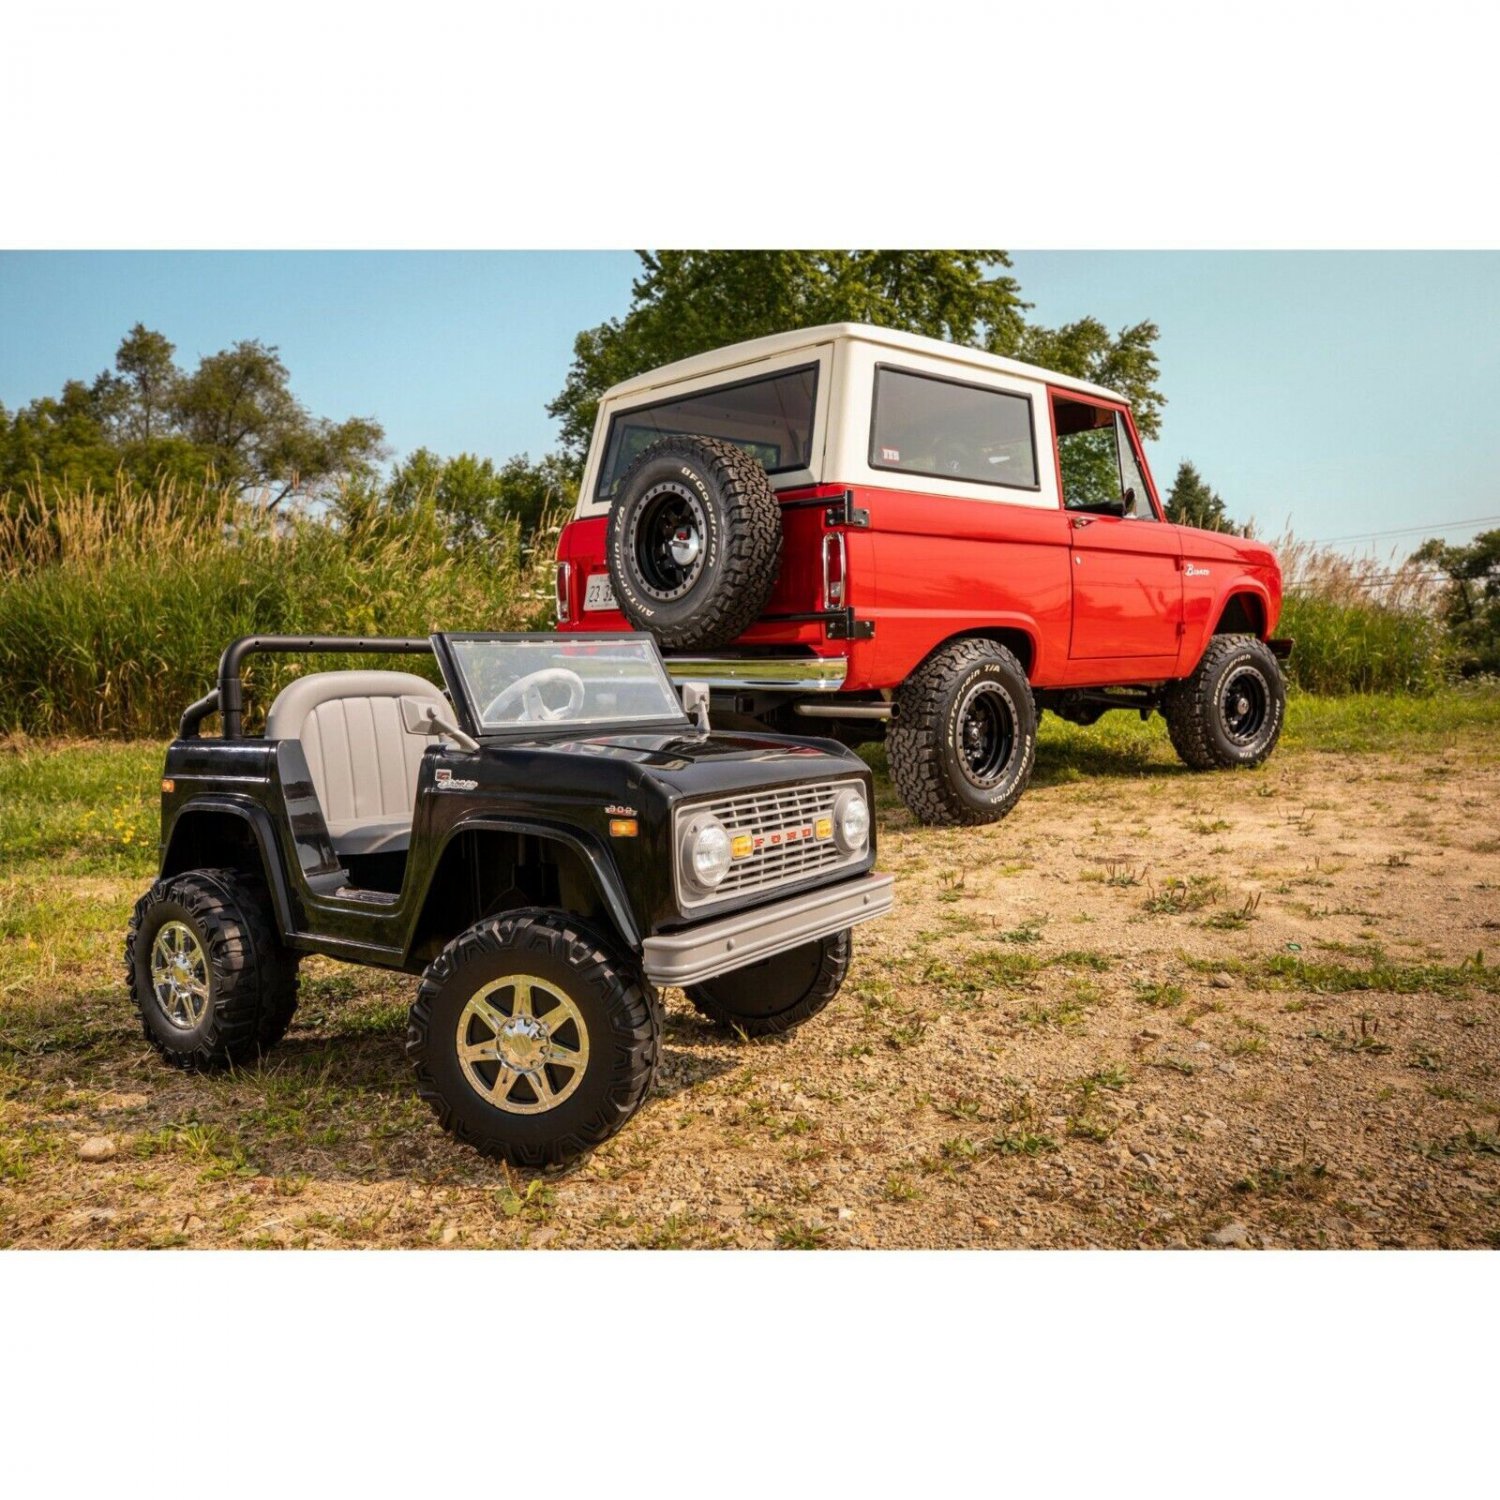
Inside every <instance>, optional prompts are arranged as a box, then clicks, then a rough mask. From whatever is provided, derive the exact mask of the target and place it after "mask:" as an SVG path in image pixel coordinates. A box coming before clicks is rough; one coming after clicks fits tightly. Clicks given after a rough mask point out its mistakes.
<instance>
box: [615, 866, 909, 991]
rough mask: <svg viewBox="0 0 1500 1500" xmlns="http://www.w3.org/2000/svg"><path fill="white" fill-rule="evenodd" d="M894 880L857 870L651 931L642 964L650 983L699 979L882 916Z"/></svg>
mask: <svg viewBox="0 0 1500 1500" xmlns="http://www.w3.org/2000/svg"><path fill="white" fill-rule="evenodd" d="M894 883H895V878H894V877H893V876H890V875H875V874H869V875H861V876H859V877H858V878H856V879H854V880H842V881H840V882H839V883H838V884H837V885H834V886H825V887H824V888H823V889H822V890H817V891H809V892H807V893H806V894H805V895H801V896H792V897H790V898H788V899H787V900H785V901H777V902H775V903H774V904H773V905H770V906H758V907H754V908H752V909H751V910H750V911H741V912H736V913H735V914H734V915H733V916H732V917H722V918H720V919H719V920H718V921H717V922H704V923H702V924H701V925H700V926H697V927H690V928H688V929H687V930H686V931H685V932H673V933H668V934H667V935H666V936H663V937H649V938H647V939H646V941H645V942H644V943H643V944H642V945H641V954H642V959H643V964H642V967H643V968H644V969H645V971H646V978H647V979H649V980H650V981H651V983H652V984H657V985H662V984H697V983H698V981H699V980H702V979H712V978H713V976H714V975H715V974H724V973H727V972H728V971H729V970H730V969H740V968H743V967H744V966H745V965H746V964H753V963H757V962H759V960H761V959H763V958H771V957H773V956H774V955H775V954H777V953H785V952H786V951H787V949H788V948H798V947H801V945H802V944H803V943H811V942H813V941H815V940H816V939H817V938H821V937H827V936H828V935H829V934H830V933H834V932H842V931H843V930H844V928H846V927H853V926H854V924H855V923H856V922H868V921H869V920H870V919H871V918H872V917H883V916H884V915H885V914H886V913H887V912H888V911H889V910H890V909H891V887H892V885H893V884H894Z"/></svg>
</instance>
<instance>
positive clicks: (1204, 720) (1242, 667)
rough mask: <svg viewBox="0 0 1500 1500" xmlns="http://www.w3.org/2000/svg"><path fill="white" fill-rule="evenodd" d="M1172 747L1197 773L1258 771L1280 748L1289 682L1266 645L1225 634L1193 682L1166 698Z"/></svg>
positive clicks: (1190, 679) (1173, 689) (1212, 647)
mask: <svg viewBox="0 0 1500 1500" xmlns="http://www.w3.org/2000/svg"><path fill="white" fill-rule="evenodd" d="M1161 712H1162V717H1163V718H1164V719H1165V720H1166V721H1167V733H1168V735H1170V737H1171V740H1172V748H1173V749H1174V750H1176V751H1177V754H1178V755H1179V756H1180V757H1181V759H1182V761H1183V763H1184V764H1185V765H1189V766H1191V767H1192V768H1193V769H1194V770H1195V771H1214V770H1228V769H1231V768H1233V767H1235V766H1258V765H1260V764H1261V762H1262V761H1264V760H1265V759H1266V757H1267V756H1269V755H1270V753H1271V752H1272V751H1273V750H1274V749H1275V748H1276V742H1277V740H1279V739H1280V738H1281V726H1282V723H1283V721H1284V720H1285V718H1286V683H1285V681H1284V680H1283V678H1282V675H1281V666H1280V663H1278V662H1277V660H1276V658H1275V656H1273V655H1272V654H1271V649H1270V647H1269V646H1267V645H1266V643H1265V642H1264V641H1261V640H1258V639H1257V638H1256V637H1255V636H1253V635H1219V636H1215V637H1214V638H1213V640H1212V641H1211V642H1210V643H1209V646H1208V649H1207V650H1206V651H1205V652H1204V653H1203V658H1202V660H1201V661H1200V662H1199V663H1198V666H1197V668H1196V670H1195V671H1194V672H1193V674H1192V676H1191V677H1186V678H1184V679H1183V680H1182V681H1181V682H1174V683H1173V684H1172V685H1171V686H1170V687H1168V688H1167V690H1166V692H1165V694H1164V695H1163V697H1162V705H1161Z"/></svg>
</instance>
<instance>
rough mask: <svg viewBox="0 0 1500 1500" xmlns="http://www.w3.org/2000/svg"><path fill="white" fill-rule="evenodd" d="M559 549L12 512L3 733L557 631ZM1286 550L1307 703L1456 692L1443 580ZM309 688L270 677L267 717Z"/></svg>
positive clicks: (159, 506)
mask: <svg viewBox="0 0 1500 1500" xmlns="http://www.w3.org/2000/svg"><path fill="white" fill-rule="evenodd" d="M554 519H555V518H554ZM554 536H555V531H554V530H552V529H551V528H548V529H545V530H544V531H543V532H542V533H541V534H539V535H538V536H537V537H535V538H534V539H532V540H531V541H530V542H529V543H523V540H522V537H521V535H520V530H519V527H518V526H517V525H515V524H510V525H506V526H502V527H501V529H500V530H499V532H497V533H496V534H494V535H492V536H490V537H488V538H486V539H485V540H484V542H483V543H482V544H476V545H470V546H465V547H460V548H455V547H453V546H452V545H450V543H449V541H448V539H447V534H446V532H445V530H444V527H443V525H442V522H441V519H440V517H439V516H438V515H437V513H436V511H435V510H434V508H433V507H432V506H431V505H430V504H426V503H419V504H417V505H415V506H414V507H413V508H412V509H410V510H409V511H406V512H404V513H397V512H393V511H392V510H391V509H389V508H388V507H382V506H378V505H374V504H371V503H362V504H361V503H357V502H356V500H355V499H354V498H353V497H346V500H345V503H343V504H342V505H341V506H340V507H338V508H337V509H336V510H335V512H334V513H333V514H332V515H331V516H326V517H314V516H309V515H295V516H291V517H280V518H278V517H271V516H268V515H267V514H266V512H265V511H264V510H263V509H262V508H260V507H258V506H256V505H254V504H253V503H245V502H242V501H238V500H236V499H234V498H232V497H230V496H226V495H224V494H222V493H219V492H216V491H214V490H211V489H210V490H200V489H191V488H184V487H181V486H175V485H173V484H171V483H163V484H162V485H161V486H159V487H158V488H156V489H151V490H145V489H140V488H137V487H136V486H134V485H132V484H131V483H129V482H128V481H126V480H124V479H122V480H121V481H119V482H118V483H117V485H116V487H115V488H114V490H112V491H95V490H91V489H85V490H76V491H75V490H66V489H58V488H52V489H49V490H47V491H45V492H43V491H40V490H37V489H31V490H29V491H28V492H27V493H26V494H25V496H24V497H22V498H21V501H20V503H19V506H17V507H15V508H13V509H11V510H9V511H5V510H0V733H7V732H14V731H17V730H19V731H23V732H27V733H31V734H41V735H47V734H94V735H100V734H102V735H122V736H141V735H145V736H153V737H161V736H164V735H167V734H169V733H171V732H172V729H173V727H174V726H175V724H176V721H177V718H178V716H179V715H180V713H181V711H182V709H183V708H184V707H185V706H186V705H187V704H188V703H190V702H191V701H192V700H193V699H195V698H197V697H199V696H200V695H201V694H202V693H203V692H205V691H206V690H207V689H208V687H209V686H210V685H211V683H212V681H213V675H214V667H215V664H216V663H217V661H218V657H219V653H220V651H221V650H222V649H223V648H224V646H225V644H226V643H227V642H229V641H230V640H232V639H233V638H234V637H235V636H238V635H249V634H253V633H257V632H262V633H270V632H287V633H307V634H328V635H423V634H426V633H427V632H428V631H430V630H435V629H443V628H446V629H476V630H477V629H495V630H503V629H527V628H537V627H541V626H544V625H545V624H546V622H547V621H548V619H549V618H550V600H551V587H550V560H551V555H552V542H553V538H554ZM1276 547H1277V552H1278V555H1279V556H1280V558H1281V563H1282V568H1283V574H1284V578H1285V590H1286V600H1285V606H1284V608H1283V612H1282V620H1281V625H1280V628H1279V632H1278V633H1279V634H1281V635H1289V636H1293V637H1295V638H1296V641H1297V648H1296V650H1295V652H1294V653H1293V655H1292V658H1291V662H1290V666H1289V670H1290V674H1291V677H1292V680H1293V681H1294V682H1295V683H1296V684H1297V685H1298V686H1299V687H1301V688H1303V689H1305V690H1307V691H1310V692H1314V693H1340V694H1346V693H1389V692H1402V693H1427V692H1430V691H1432V690H1433V689H1434V688H1436V687H1438V686H1440V685H1441V683H1442V681H1443V675H1444V636H1443V630H1442V626H1441V624H1440V623H1439V604H1440V600H1441V592H1442V584H1441V580H1440V579H1438V578H1437V577H1435V576H1434V574H1433V573H1432V572H1431V570H1429V569H1427V568H1425V567H1423V566H1420V565H1416V564H1412V563H1410V562H1408V563H1404V564H1399V565H1397V564H1391V563H1384V562H1380V561H1376V560H1373V559H1363V560H1357V559H1351V558H1348V557H1345V556H1343V555H1342V554H1340V553H1336V552H1332V551H1329V550H1327V549H1326V548H1319V547H1317V546H1314V545H1310V544H1308V543H1306V542H1301V541H1298V540H1297V539H1296V538H1294V537H1291V536H1286V537H1283V538H1282V539H1281V540H1280V541H1279V542H1278V543H1277V544H1276ZM319 664H320V665H332V663H329V662H326V661H325V662H321V663H319ZM297 670H300V668H299V667H298V666H297V665H296V664H292V663H287V662H281V661H269V660H265V659H260V658H252V667H251V672H252V678H251V695H250V696H251V704H250V707H251V713H252V717H253V715H254V714H255V712H256V711H257V709H259V710H262V711H263V710H264V708H265V706H266V704H267V703H269V701H270V698H271V696H272V695H273V694H274V692H275V691H276V689H277V687H278V686H279V684H280V683H281V682H283V681H285V680H286V678H287V676H288V675H289V674H290V673H292V672H295V671H297Z"/></svg>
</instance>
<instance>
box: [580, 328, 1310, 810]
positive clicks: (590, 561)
mask: <svg viewBox="0 0 1500 1500" xmlns="http://www.w3.org/2000/svg"><path fill="white" fill-rule="evenodd" d="M1280 610H1281V570H1280V568H1279V566H1278V564H1277V561H1276V557H1275V554H1274V553H1273V552H1272V551H1271V549H1270V548H1269V547H1267V546H1265V545H1264V544H1263V543H1261V542H1257V541H1251V540H1247V539H1245V538H1243V537H1237V536H1228V535H1223V534H1219V533H1215V532H1205V531H1197V530H1193V529H1191V528H1189V527H1183V526H1174V525H1171V524H1169V523H1168V522H1167V521H1166V520H1165V518H1164V514H1163V511H1162V505H1161V500H1160V497H1159V496H1158V494H1157V492H1156V486H1155V484H1154V482H1153V481H1152V478H1151V472H1150V470H1149V468H1148V467H1147V465H1146V460H1145V456H1144V455H1143V453H1142V451H1141V444H1140V439H1139V437H1138V436H1137V433H1136V430H1135V423H1134V421H1133V420H1132V418H1131V414H1130V410H1129V407H1128V406H1127V405H1126V403H1125V402H1124V401H1122V400H1121V399H1120V398H1119V397H1118V396H1116V395H1114V394H1113V393H1111V392H1110V391H1107V390H1105V389H1103V388H1102V387H1099V386H1095V385H1090V384H1089V383H1087V382H1086V381H1081V380H1076V379H1074V378H1072V377H1070V376H1066V375H1058V374H1054V373H1051V372H1049V371H1046V370H1040V369H1037V368H1035V367H1034V366H1031V365H1025V364H1020V363H1018V362H1017V361H1015V360H1010V359H1003V358H1000V357H999V356H996V355H991V354H984V353H981V352H979V351H977V350H973V349H966V348H961V347H958V346H956V345H952V344H946V343H943V342H941V341H939V340H936V339H929V338H922V337H919V336H917V335H913V334H906V333H898V332H894V331H892V330H889V329H882V328H872V327H866V326H863V325H859V324H848V323H839V324H832V325H829V326H827V327H822V328H810V329H804V330H802V331H800V332H795V333H787V334H779V335H776V336H774V337H771V338H762V339H754V340H751V341H750V342H748V343H743V344H735V345H733V346H732V347H730V348H727V349H719V350H715V351H713V352H712V353H709V354H703V355H699V356H697V357H695V358H693V359H687V360H682V361H680V362H679V363H677V364H672V365H667V366H665V367H664V368H662V369H659V370H654V371H651V372H650V373H648V374H646V375H641V376H638V377H636V378H635V379H633V380H628V381H625V382H623V383H622V384H620V385H617V386H615V387H614V388H613V389H611V390H610V391H608V392H607V393H606V395H605V397H604V399H603V401H602V402H601V404H600V408H599V417H598V422H597V424H596V426H595V429H594V440H593V443H592V445H591V446H590V449H589V455H588V460H587V464H586V466H585V468H584V474H583V485H582V488H581V490H580V493H579V500H578V507H577V511H576V513H575V515H574V518H573V519H572V521H571V522H569V524H568V525H567V526H566V527H565V528H564V530H563V533H562V537H561V540H560V542H559V545H558V568H557V616H558V624H559V628H560V629H563V630H586V631H598V630H616V629H619V628H620V627H621V626H625V625H629V626H633V627H635V628H636V629H638V630H646V631H649V632H651V634H652V635H654V636H655V637H656V639H657V640H658V642H660V644H661V646H662V647H663V649H664V651H665V652H666V654H667V658H668V668H669V670H670V671H671V672H672V674H673V675H674V676H676V677H681V678H692V679H695V680H704V681H707V682H708V683H709V685H710V688H711V691H712V696H713V706H714V710H715V713H716V715H718V716H728V724H729V725H730V726H732V725H735V724H738V725H740V726H741V727H750V722H751V721H757V723H758V727H766V726H769V727H772V728H776V729H781V730H788V731H792V730H801V731H802V732H804V733H805V732H807V731H808V730H812V731H814V732H821V733H823V734H826V735H830V736H832V737H835V738H839V739H842V740H845V741H846V742H848V743H857V742H859V741H860V740H863V739H871V738H876V737H878V736H879V735H880V734H881V733H882V732H884V734H885V737H886V741H887V745H888V749H889V758H890V769H891V776H892V779H893V781H894V782H895V785H896V788H897V790H898V791H899V792H900V794H901V796H902V798H903V800H904V801H905V802H906V804H907V806H908V807H910V808H911V810H912V812H913V813H915V814H916V816H917V817H918V818H920V819H922V820H923V821H924V822H932V823H982V822H990V821H993V820H995V819H998V818H1001V817H1003V816H1004V815H1005V814H1006V813H1007V812H1009V811H1010V809H1011V808H1012V807H1013V806H1014V804H1015V802H1016V800H1017V798H1019V796H1020V795H1021V793H1022V791H1023V790H1024V789H1025V786H1026V783H1027V781H1028V779H1029V778H1030V775H1031V768H1032V762H1033V759H1034V756H1035V749H1036V716H1037V712H1038V710H1039V709H1044V708H1045V709H1051V710H1052V712H1053V713H1056V714H1059V715H1061V716H1062V717H1063V718H1065V719H1069V720H1071V721H1072V722H1074V723H1077V724H1092V723H1093V722H1094V721H1095V720H1096V719H1098V718H1099V716H1100V715H1101V714H1102V713H1104V712H1106V711H1107V710H1109V709H1112V708H1124V709H1130V710H1133V711H1135V712H1138V713H1140V714H1141V715H1142V716H1143V717H1145V716H1147V715H1149V714H1150V713H1151V712H1152V711H1153V710H1159V711H1160V712H1161V713H1162V715H1163V716H1164V717H1165V719H1166V722H1167V727H1168V730H1169V731H1170V734H1171V738H1172V743H1173V745H1174V746H1175V747H1176V749H1177V752H1178V754H1179V755H1180V756H1181V757H1182V759H1183V760H1184V761H1185V762H1186V763H1187V764H1188V765H1189V766H1192V767H1195V768H1199V769H1209V768H1213V767H1229V766H1254V765H1259V764H1260V763H1261V762H1262V761H1263V760H1265V758H1266V757H1267V756H1268V755H1270V753H1271V751H1272V749H1273V748H1274V747H1275V744H1276V741H1277V739H1278V737H1279V736H1280V733H1281V725H1282V718H1283V713H1284V708H1285V685H1284V683H1283V680H1282V674H1281V669H1280V666H1279V662H1278V658H1285V656H1286V655H1287V653H1288V652H1289V651H1290V649H1291V643H1290V642H1289V641H1278V640H1276V639H1274V638H1273V634H1272V633H1273V631H1274V630H1275V628H1276V622H1277V618H1278V616H1279V614H1280Z"/></svg>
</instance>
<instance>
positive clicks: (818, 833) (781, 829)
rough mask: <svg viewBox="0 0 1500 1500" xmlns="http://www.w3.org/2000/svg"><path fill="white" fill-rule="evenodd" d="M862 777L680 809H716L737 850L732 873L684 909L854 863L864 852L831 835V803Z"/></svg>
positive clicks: (682, 813) (684, 813) (683, 812)
mask: <svg viewBox="0 0 1500 1500" xmlns="http://www.w3.org/2000/svg"><path fill="white" fill-rule="evenodd" d="M861 785H862V783H860V782H858V781H840V782H826V783H821V784H818V783H814V784H812V785H809V786H793V787H779V788H777V789H776V790H774V791H765V792H749V793H744V794H742V795H740V796H737V797H721V798H718V799H716V800H713V801H709V802H693V803H689V804H688V805H686V806H685V807H683V808H681V809H680V810H679V813H678V817H679V819H682V818H686V817H692V816H693V815H694V814H696V813H703V812H708V813H712V814H713V816H714V817H716V818H717V819H718V820H719V821H720V822H721V823H722V824H723V825H724V827H725V829H726V830H727V831H728V833H729V839H730V848H731V851H732V854H733V858H732V860H731V863H730V866H729V873H728V874H727V875H726V876H725V877H724V879H723V881H722V882H721V883H720V885H719V887H718V889H717V890H715V891H714V892H713V893H712V895H708V896H701V897H686V896H684V898H683V901H682V905H683V906H684V907H685V908H691V907H695V906H706V905H708V904H709V903H710V902H714V901H723V900H726V899H727V898H728V897H730V896H737V895H741V894H743V893H744V892H746V891H759V890H764V889H765V888H766V887H767V886H774V885H784V884H788V883H790V882H791V881H794V880H806V879H809V878H810V877H812V876H814V875H821V874H824V873H825V872H829V871H834V870H838V869H840V868H842V867H843V866H846V865H855V864H858V863H859V862H860V860H862V859H863V858H864V856H865V851H864V850H861V851H860V852H859V853H858V854H853V855H849V854H845V853H844V851H843V850H842V849H840V848H839V846H838V844H837V842H836V841H835V840H834V837H833V804H834V802H835V801H836V799H837V798H838V795H839V793H840V792H842V791H843V790H844V788H845V787H849V786H852V787H856V788H858V787H861Z"/></svg>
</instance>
